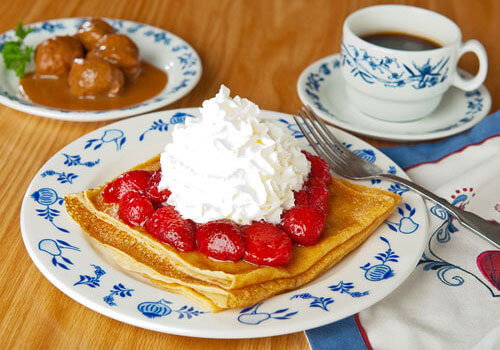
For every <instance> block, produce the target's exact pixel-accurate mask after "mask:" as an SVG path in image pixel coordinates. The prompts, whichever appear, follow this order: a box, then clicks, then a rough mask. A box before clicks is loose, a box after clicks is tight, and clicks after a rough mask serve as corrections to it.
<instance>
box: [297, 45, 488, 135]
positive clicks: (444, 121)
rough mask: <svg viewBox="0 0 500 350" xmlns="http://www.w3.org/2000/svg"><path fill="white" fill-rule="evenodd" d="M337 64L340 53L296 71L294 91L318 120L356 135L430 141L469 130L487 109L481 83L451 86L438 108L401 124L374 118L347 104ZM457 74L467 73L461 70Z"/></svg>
mask: <svg viewBox="0 0 500 350" xmlns="http://www.w3.org/2000/svg"><path fill="white" fill-rule="evenodd" d="M340 65H341V58H340V54H335V55H332V56H328V57H324V58H322V59H320V60H318V61H316V62H314V63H313V64H311V65H310V66H309V67H307V68H306V69H305V70H304V71H303V72H302V73H301V74H300V77H299V80H298V82H297V91H298V94H299V97H300V99H301V100H302V103H304V105H309V106H311V107H312V108H313V109H314V111H315V112H316V113H317V114H318V115H319V116H320V117H321V118H322V119H324V120H325V121H327V122H329V123H331V124H333V125H335V126H338V127H341V128H342V129H345V130H349V131H352V132H355V133H357V134H361V135H366V136H370V137H372V138H376V139H381V140H388V141H423V140H433V139H438V138H442V137H446V136H450V135H454V134H458V133H460V132H462V131H464V130H467V129H470V128H471V127H473V126H474V125H476V124H477V123H479V122H480V121H481V120H482V119H483V118H484V117H485V116H486V115H487V114H488V112H489V110H490V108H491V96H490V93H489V92H488V89H486V87H485V86H484V85H482V86H481V87H480V88H479V89H477V90H474V91H468V92H466V91H462V90H459V89H457V88H454V87H451V88H449V89H448V91H446V93H445V94H444V95H443V99H442V100H441V102H440V104H439V106H438V108H437V109H436V110H434V111H433V112H432V113H431V114H429V115H428V116H426V117H424V118H422V119H419V120H416V121H411V122H405V123H394V122H387V121H383V120H379V119H375V118H373V117H369V116H367V115H366V114H364V113H362V112H361V111H359V110H358V109H356V108H355V107H354V106H353V105H351V104H350V103H349V100H348V98H347V95H346V92H345V87H344V79H343V77H342V73H341V71H340ZM461 74H463V75H464V76H466V77H469V76H470V74H469V73H467V72H465V71H461Z"/></svg>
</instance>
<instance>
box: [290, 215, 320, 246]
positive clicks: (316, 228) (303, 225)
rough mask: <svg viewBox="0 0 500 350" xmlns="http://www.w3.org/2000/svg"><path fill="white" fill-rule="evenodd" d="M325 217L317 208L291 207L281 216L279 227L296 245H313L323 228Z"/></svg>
mask: <svg viewBox="0 0 500 350" xmlns="http://www.w3.org/2000/svg"><path fill="white" fill-rule="evenodd" d="M325 222H326V216H325V214H324V213H323V212H322V211H321V210H320V209H318V208H313V207H308V206H301V207H293V208H291V209H289V210H287V211H286V212H285V213H284V214H283V218H282V221H281V225H282V227H283V229H284V230H285V231H286V233H288V235H289V236H290V238H291V239H292V240H293V241H294V242H295V243H298V244H302V245H313V244H315V243H316V242H317V241H318V239H319V237H320V236H321V233H322V232H323V229H324V228H325Z"/></svg>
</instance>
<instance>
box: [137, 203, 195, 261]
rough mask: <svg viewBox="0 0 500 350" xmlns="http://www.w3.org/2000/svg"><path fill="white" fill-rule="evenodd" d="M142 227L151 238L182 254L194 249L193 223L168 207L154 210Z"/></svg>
mask: <svg viewBox="0 0 500 350" xmlns="http://www.w3.org/2000/svg"><path fill="white" fill-rule="evenodd" d="M144 227H145V228H146V231H148V232H149V233H150V234H151V235H152V236H153V237H155V238H157V239H159V240H160V241H162V242H164V243H168V244H170V245H171V246H173V247H175V248H177V249H178V250H180V251H182V252H186V251H189V250H193V249H194V248H196V241H195V234H196V225H195V223H194V222H193V221H191V220H186V219H184V218H182V216H181V214H179V213H178V212H177V210H175V208H174V207H172V206H170V205H167V206H166V207H162V208H160V209H158V210H156V211H155V212H154V213H153V215H151V217H150V218H149V220H148V221H146V224H145V225H144Z"/></svg>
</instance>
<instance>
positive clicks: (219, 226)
mask: <svg viewBox="0 0 500 350" xmlns="http://www.w3.org/2000/svg"><path fill="white" fill-rule="evenodd" d="M196 241H197V243H198V249H199V250H200V252H202V253H203V254H205V255H206V256H209V257H211V258H214V259H217V260H230V261H238V260H240V259H241V258H242V257H243V253H244V248H243V238H242V237H241V229H240V228H239V227H238V226H237V225H236V224H234V223H232V222H231V221H228V220H219V221H211V222H207V223H206V224H203V225H199V226H198V228H197V229H196Z"/></svg>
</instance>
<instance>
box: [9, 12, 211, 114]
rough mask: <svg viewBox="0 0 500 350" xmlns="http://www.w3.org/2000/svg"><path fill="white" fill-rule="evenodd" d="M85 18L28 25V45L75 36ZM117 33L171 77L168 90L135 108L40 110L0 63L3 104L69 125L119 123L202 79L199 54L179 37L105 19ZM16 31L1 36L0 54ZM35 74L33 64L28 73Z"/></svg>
mask: <svg viewBox="0 0 500 350" xmlns="http://www.w3.org/2000/svg"><path fill="white" fill-rule="evenodd" d="M84 20H85V18H60V19H54V20H50V21H46V22H38V23H33V24H28V25H27V26H29V27H31V28H33V32H32V33H30V34H29V35H28V36H27V37H26V39H25V43H26V45H31V46H33V47H36V45H37V44H39V43H40V42H42V41H43V40H45V39H48V38H50V37H54V36H56V35H73V34H75V33H76V31H77V29H78V27H79V26H80V24H81V23H82V22H83V21H84ZM104 20H105V21H107V22H108V23H109V24H110V25H112V26H113V28H114V29H115V30H116V32H117V33H123V34H126V35H127V36H129V37H130V39H132V40H133V41H134V43H135V44H136V45H137V46H138V48H139V55H140V57H141V59H144V60H146V61H148V62H149V63H151V64H153V65H155V66H156V67H159V68H161V69H164V70H165V71H166V72H167V75H168V82H167V86H165V89H163V91H161V92H160V93H159V94H158V95H156V96H155V97H153V98H152V99H149V100H147V101H144V102H142V103H139V104H137V105H134V106H130V107H124V108H120V109H112V110H106V111H82V112H79V111H67V110H63V109H57V108H51V107H45V106H41V105H38V104H35V103H32V102H30V101H28V100H27V99H26V98H24V97H22V96H21V95H20V94H19V91H18V88H17V87H18V84H19V78H17V77H16V75H15V74H14V72H13V71H11V70H7V69H6V68H5V64H4V62H3V59H0V103H2V104H4V105H6V106H8V107H11V108H14V109H17V110H19V111H21V112H26V113H30V114H35V115H39V116H42V117H48V118H54V119H62V120H69V121H80V122H84V121H103V120H111V119H119V118H124V117H129V116H132V115H137V114H141V113H145V112H149V111H152V110H155V109H158V108H160V107H164V106H166V105H168V104H170V103H172V102H174V101H177V100H178V99H180V98H181V97H183V96H185V95H186V94H187V93H188V92H190V91H191V90H192V89H193V88H194V87H195V86H196V84H197V83H198V81H199V80H200V77H201V72H202V67H201V61H200V58H199V57H198V54H197V53H196V51H195V50H194V49H193V48H192V47H191V46H190V45H189V44H188V43H187V42H185V41H184V40H182V39H181V38H179V37H178V36H176V35H174V34H172V33H170V32H168V31H166V30H164V29H161V28H157V27H153V26H150V25H147V24H143V23H137V22H132V21H125V20H121V19H111V18H104ZM15 39H16V37H15V34H14V30H10V31H8V32H5V33H3V34H0V50H1V48H2V47H3V44H4V43H5V42H7V41H10V40H15ZM33 70H34V64H33V63H31V64H30V66H29V67H28V71H33Z"/></svg>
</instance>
